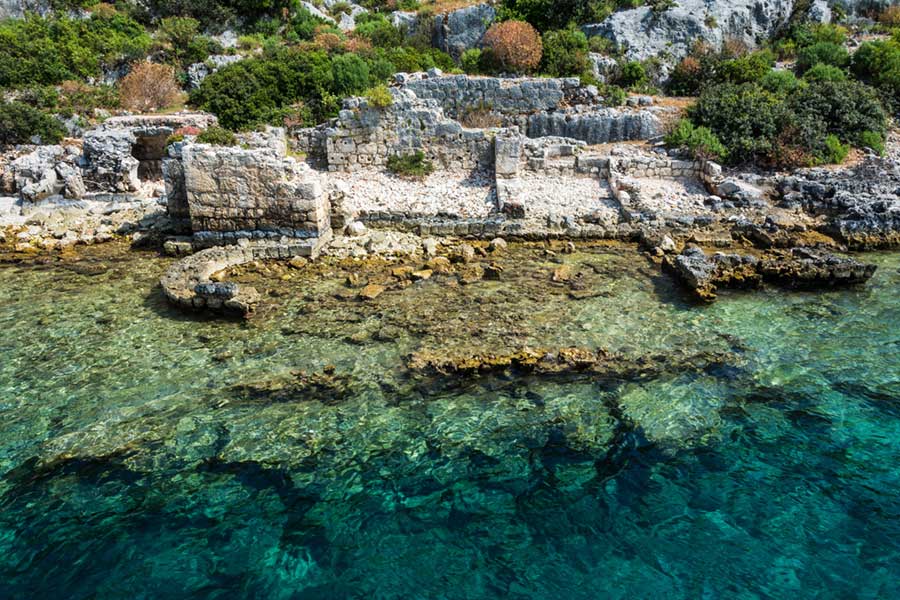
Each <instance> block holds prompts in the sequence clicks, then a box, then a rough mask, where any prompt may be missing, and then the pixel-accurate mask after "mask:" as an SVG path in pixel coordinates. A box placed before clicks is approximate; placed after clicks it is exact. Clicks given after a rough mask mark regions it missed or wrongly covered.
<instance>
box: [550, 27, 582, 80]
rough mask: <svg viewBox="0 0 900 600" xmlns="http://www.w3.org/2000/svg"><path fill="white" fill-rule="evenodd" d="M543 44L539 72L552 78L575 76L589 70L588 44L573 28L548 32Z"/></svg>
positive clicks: (579, 32) (580, 33)
mask: <svg viewBox="0 0 900 600" xmlns="http://www.w3.org/2000/svg"><path fill="white" fill-rule="evenodd" d="M542 41H543V44H544V51H543V56H542V58H541V71H542V72H543V73H545V74H547V75H550V76H552V77H570V76H577V75H580V74H582V73H584V72H585V71H587V70H588V69H589V68H590V65H589V63H588V42H587V37H585V35H584V33H582V32H581V31H579V30H578V29H575V28H568V29H560V30H557V31H548V32H547V33H545V34H544V35H543V37H542Z"/></svg>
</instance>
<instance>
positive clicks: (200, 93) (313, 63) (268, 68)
mask: <svg viewBox="0 0 900 600" xmlns="http://www.w3.org/2000/svg"><path fill="white" fill-rule="evenodd" d="M333 85H334V76H333V73H332V66H331V60H330V59H329V58H328V55H327V54H326V53H325V52H322V51H314V52H309V51H297V50H283V51H281V52H279V53H278V54H277V55H276V56H273V57H270V58H252V59H247V60H242V61H240V62H237V63H234V64H232V65H229V66H227V67H225V68H224V69H221V70H220V71H218V72H216V73H214V74H213V75H210V76H209V77H207V78H206V79H204V80H203V83H202V84H201V85H200V87H199V88H197V89H196V90H194V92H193V93H192V94H191V103H192V104H194V105H196V106H197V107H199V108H201V109H203V110H207V111H209V112H212V113H213V114H215V115H216V116H217V117H219V122H220V123H221V124H222V125H223V126H224V127H227V128H229V129H234V130H241V129H247V128H250V127H253V126H254V125H257V124H259V123H265V122H276V121H277V120H278V119H279V117H281V116H282V112H281V111H282V110H283V109H284V108H286V107H288V106H290V105H292V104H294V103H296V102H298V101H303V102H304V103H306V104H308V105H310V106H311V108H313V112H314V113H315V117H314V118H315V119H319V118H326V117H328V116H331V114H333V110H334V106H333V104H329V105H328V107H327V108H324V107H325V105H326V104H328V101H329V98H328V97H327V96H326V94H328V93H331V90H332V88H333Z"/></svg>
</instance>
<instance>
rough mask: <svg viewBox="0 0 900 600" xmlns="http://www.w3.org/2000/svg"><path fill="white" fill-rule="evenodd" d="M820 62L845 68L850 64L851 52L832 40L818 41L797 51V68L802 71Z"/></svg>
mask: <svg viewBox="0 0 900 600" xmlns="http://www.w3.org/2000/svg"><path fill="white" fill-rule="evenodd" d="M819 63H822V64H826V65H831V66H834V67H838V68H840V69H843V68H846V67H847V65H849V64H850V54H849V53H848V52H847V49H846V48H844V47H843V46H839V45H837V44H834V43H832V42H818V43H816V44H813V45H812V46H807V47H805V48H801V49H800V51H799V52H798V53H797V69H798V70H799V71H800V72H801V73H805V72H806V71H808V70H809V69H811V68H812V67H813V66H815V65H817V64H819Z"/></svg>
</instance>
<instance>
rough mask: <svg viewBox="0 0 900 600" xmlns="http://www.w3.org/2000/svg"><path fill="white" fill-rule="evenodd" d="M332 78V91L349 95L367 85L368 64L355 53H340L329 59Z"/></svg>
mask: <svg viewBox="0 0 900 600" xmlns="http://www.w3.org/2000/svg"><path fill="white" fill-rule="evenodd" d="M331 70H332V74H333V78H334V85H333V87H332V91H333V92H334V93H336V94H339V95H341V96H351V95H354V94H358V93H359V92H362V91H364V90H365V89H366V88H367V87H369V65H367V64H366V61H364V60H363V59H362V58H360V57H359V56H358V55H356V54H341V55H338V56H335V57H334V58H333V59H332V61H331Z"/></svg>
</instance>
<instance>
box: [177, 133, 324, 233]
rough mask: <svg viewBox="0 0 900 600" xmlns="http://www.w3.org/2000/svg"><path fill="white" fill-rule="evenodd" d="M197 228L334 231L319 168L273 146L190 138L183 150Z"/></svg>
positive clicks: (185, 181) (187, 187)
mask: <svg viewBox="0 0 900 600" xmlns="http://www.w3.org/2000/svg"><path fill="white" fill-rule="evenodd" d="M181 154H182V163H183V167H184V183H185V190H186V195H187V203H188V210H189V214H190V219H191V225H192V228H193V230H194V231H219V232H225V231H280V230H282V229H287V230H290V231H293V232H296V234H297V236H299V237H320V236H321V235H323V234H324V233H325V232H327V231H330V223H329V213H328V206H327V205H328V202H327V198H326V195H325V193H324V191H323V187H322V183H321V181H320V176H319V174H318V173H316V172H315V171H313V170H312V169H310V168H309V167H308V166H307V165H305V164H301V163H298V162H297V161H296V160H294V159H293V158H290V157H286V156H284V155H283V154H281V153H279V152H277V151H275V150H273V149H270V148H240V147H222V146H210V145H207V144H187V145H185V146H184V147H183V148H182V150H181Z"/></svg>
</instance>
